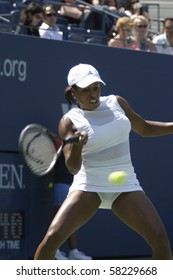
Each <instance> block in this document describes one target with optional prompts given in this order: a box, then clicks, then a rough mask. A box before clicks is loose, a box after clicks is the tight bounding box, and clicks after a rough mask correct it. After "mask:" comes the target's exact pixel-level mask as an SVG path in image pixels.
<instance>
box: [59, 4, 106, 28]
mask: <svg viewBox="0 0 173 280" xmlns="http://www.w3.org/2000/svg"><path fill="white" fill-rule="evenodd" d="M64 2H65V4H66V5H62V6H61V8H60V14H61V15H62V16H64V17H65V18H67V19H68V21H69V24H72V25H77V26H79V27H84V28H85V29H91V30H92V29H93V30H102V31H105V32H106V33H109V30H110V29H111V28H112V22H110V20H109V18H108V17H107V15H106V14H105V13H104V11H103V9H102V6H101V5H100V3H99V2H98V1H92V2H91V1H90V0H87V1H85V2H86V5H83V4H79V5H77V4H76V0H64ZM87 4H88V5H87Z"/></svg>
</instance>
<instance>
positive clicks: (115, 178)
mask: <svg viewBox="0 0 173 280" xmlns="http://www.w3.org/2000/svg"><path fill="white" fill-rule="evenodd" d="M126 180H127V173H126V172H125V171H117V172H112V173H110V174H109V176H108V181H109V182H111V183H113V184H115V185H119V186H120V185H123V184H124V183H125V182H126Z"/></svg>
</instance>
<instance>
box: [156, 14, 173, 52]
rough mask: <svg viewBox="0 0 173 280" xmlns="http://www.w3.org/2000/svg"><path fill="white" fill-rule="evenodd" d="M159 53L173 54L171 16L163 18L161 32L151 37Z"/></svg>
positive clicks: (172, 22)
mask: <svg viewBox="0 0 173 280" xmlns="http://www.w3.org/2000/svg"><path fill="white" fill-rule="evenodd" d="M153 43H154V44H155V46H156V49H157V51H158V52H159V53H163V54H173V18H165V19H164V22H163V33H162V34H160V35H158V36H156V37H155V38H154V39H153Z"/></svg>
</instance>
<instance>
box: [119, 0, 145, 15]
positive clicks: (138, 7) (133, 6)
mask: <svg viewBox="0 0 173 280" xmlns="http://www.w3.org/2000/svg"><path fill="white" fill-rule="evenodd" d="M124 9H125V10H124V12H125V14H126V15H127V16H128V17H131V18H133V17H135V16H139V15H143V16H145V17H146V18H147V19H149V14H148V12H147V11H145V10H144V8H143V6H142V4H141V3H140V1H139V0H126V2H125V3H124Z"/></svg>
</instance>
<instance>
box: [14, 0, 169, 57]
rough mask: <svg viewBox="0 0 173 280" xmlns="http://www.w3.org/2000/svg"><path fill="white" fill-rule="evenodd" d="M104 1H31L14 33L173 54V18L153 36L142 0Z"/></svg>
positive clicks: (23, 11) (167, 20) (165, 21)
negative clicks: (41, 2)
mask: <svg viewBox="0 0 173 280" xmlns="http://www.w3.org/2000/svg"><path fill="white" fill-rule="evenodd" d="M100 1H101V0H100ZM100 1H99V0H87V1H80V0H79V1H78V0H63V2H53V3H54V4H52V2H51V3H49V1H47V2H45V1H44V2H43V5H41V4H40V3H38V2H30V1H29V2H28V3H27V4H26V6H25V7H24V8H23V9H21V11H20V17H19V22H18V24H17V27H16V30H15V31H14V33H15V34H25V35H32V36H38V37H41V38H46V39H53V40H66V39H67V40H72V41H80V42H85V43H87V42H91V43H100V44H105V45H107V46H109V47H117V48H128V49H132V50H142V51H147V52H159V53H164V54H173V18H166V19H165V20H164V22H163V32H162V34H159V35H155V36H153V34H152V36H151V34H150V16H149V14H148V11H147V10H146V9H143V6H142V5H141V3H140V1H139V0H125V1H122V0H102V2H100ZM85 3H86V4H85ZM84 4H85V5H84ZM99 38H100V40H99Z"/></svg>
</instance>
